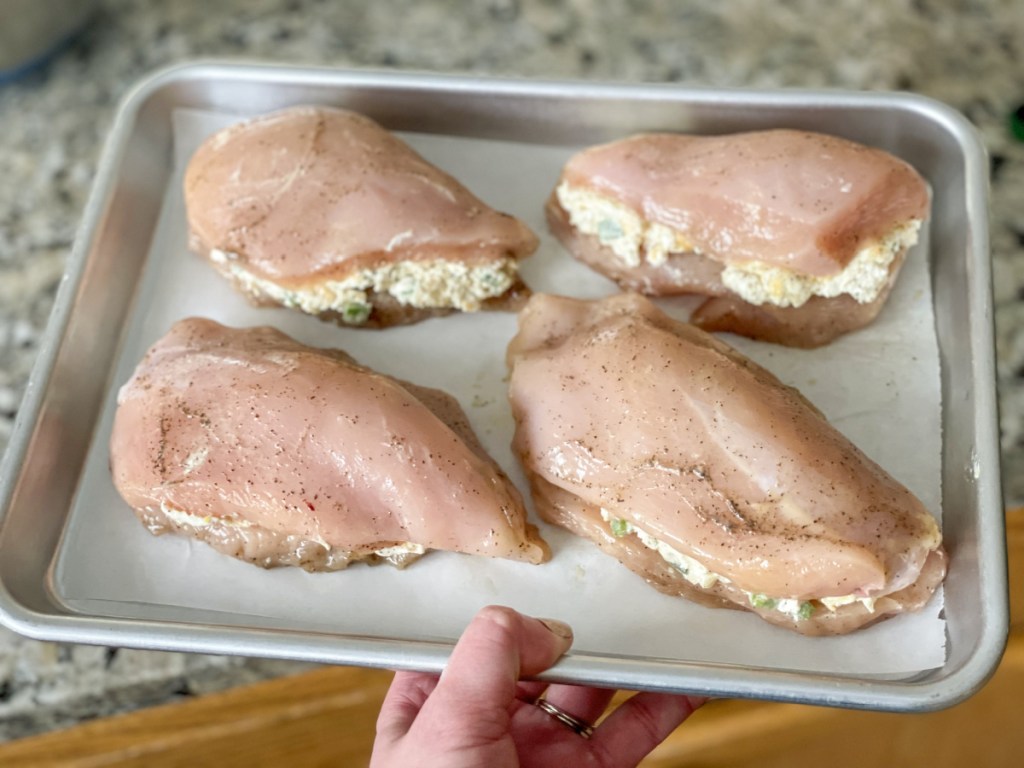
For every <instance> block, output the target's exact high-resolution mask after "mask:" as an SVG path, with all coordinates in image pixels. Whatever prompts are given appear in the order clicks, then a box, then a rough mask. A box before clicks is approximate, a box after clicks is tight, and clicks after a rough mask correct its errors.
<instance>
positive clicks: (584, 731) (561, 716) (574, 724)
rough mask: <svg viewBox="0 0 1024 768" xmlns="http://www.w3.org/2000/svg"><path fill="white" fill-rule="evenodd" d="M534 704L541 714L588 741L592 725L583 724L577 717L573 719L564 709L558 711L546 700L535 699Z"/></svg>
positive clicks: (592, 729)
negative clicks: (548, 716) (553, 719)
mask: <svg viewBox="0 0 1024 768" xmlns="http://www.w3.org/2000/svg"><path fill="white" fill-rule="evenodd" d="M534 704H536V705H537V708H538V709H540V710H541V711H542V712H544V713H545V714H547V715H550V716H551V717H553V718H555V720H557V721H558V722H560V723H561V724H562V725H564V726H565V727H566V728H568V729H569V730H570V731H572V732H573V733H577V734H579V735H580V736H582V737H583V738H584V739H589V738H590V735H591V734H592V733H593V732H594V728H593V726H592V725H590V724H589V723H585V722H583V721H582V720H580V719H579V718H577V717H573V716H572V715H570V714H569V713H568V712H566V711H565V710H564V709H559V708H558V707H556V706H555V705H554V704H552V703H551V702H550V701H548V700H547V699H537V701H535V702H534Z"/></svg>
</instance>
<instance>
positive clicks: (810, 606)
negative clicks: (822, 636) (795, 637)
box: [797, 600, 814, 621]
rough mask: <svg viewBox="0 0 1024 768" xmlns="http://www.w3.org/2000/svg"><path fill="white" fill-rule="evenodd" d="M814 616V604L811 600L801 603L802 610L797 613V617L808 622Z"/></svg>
mask: <svg viewBox="0 0 1024 768" xmlns="http://www.w3.org/2000/svg"><path fill="white" fill-rule="evenodd" d="M813 614H814V603H812V602H811V601H810V600H804V601H803V602H802V603H800V610H799V611H798V612H797V616H799V617H800V619H801V620H802V621H806V620H807V619H809V618H811V616H812V615H813Z"/></svg>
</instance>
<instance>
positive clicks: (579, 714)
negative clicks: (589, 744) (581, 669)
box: [544, 684, 615, 725]
mask: <svg viewBox="0 0 1024 768" xmlns="http://www.w3.org/2000/svg"><path fill="white" fill-rule="evenodd" d="M614 695H615V691H613V690H608V689H605V688H587V687H583V686H579V685H557V684H556V685H552V686H550V687H549V688H548V690H547V693H546V694H545V695H544V698H545V699H547V700H548V701H549V702H550V703H552V704H554V705H555V706H556V707H558V708H559V709H560V710H562V711H563V712H566V713H568V714H570V715H572V716H573V717H575V718H576V719H577V720H582V721H583V722H585V723H587V724H588V725H593V724H594V723H595V722H596V721H597V719H598V718H600V717H601V715H602V714H604V711H605V709H607V707H608V702H610V701H611V700H612V696H614Z"/></svg>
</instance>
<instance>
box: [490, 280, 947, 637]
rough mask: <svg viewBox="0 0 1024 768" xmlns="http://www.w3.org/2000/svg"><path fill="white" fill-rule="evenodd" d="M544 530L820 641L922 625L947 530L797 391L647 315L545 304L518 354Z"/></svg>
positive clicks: (528, 461)
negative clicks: (578, 539)
mask: <svg viewBox="0 0 1024 768" xmlns="http://www.w3.org/2000/svg"><path fill="white" fill-rule="evenodd" d="M508 359H509V365H510V368H511V380H510V385H509V386H510V399H511V403H512V409H513V414H514V416H515V422H516V431H515V438H514V448H515V450H516V453H517V454H518V456H519V457H520V459H521V461H522V464H523V467H524V468H525V470H526V472H527V474H528V476H529V478H530V482H531V486H532V491H533V495H534V499H535V501H536V504H537V507H538V510H539V512H540V514H541V516H542V517H544V518H545V519H547V520H548V521H550V522H552V523H555V524H557V525H560V526H563V527H565V528H567V529H569V530H570V531H572V532H574V533H576V534H578V535H580V536H584V537H586V538H588V539H591V540H593V541H594V542H596V543H597V544H598V546H600V547H601V548H602V549H603V550H604V551H606V552H608V553H609V554H611V555H613V556H615V557H617V558H618V559H620V560H621V561H622V562H623V563H624V564H625V565H627V566H629V567H630V568H631V569H633V570H634V571H636V572H637V573H638V574H640V575H641V576H643V577H644V578H645V579H647V580H648V581H649V582H650V583H651V584H653V585H654V586H655V587H657V588H658V589H660V590H662V591H664V592H667V593H669V594H673V595H681V596H684V597H688V598H691V599H694V600H697V601H699V602H702V603H705V604H708V605H712V606H718V607H731V608H743V609H746V610H749V611H753V612H755V613H757V614H758V615H759V616H761V617H762V618H763V619H765V620H767V621H769V622H771V623H773V624H777V625H780V626H783V627H787V628H790V629H794V630H796V631H798V632H801V633H804V634H810V635H818V634H840V633H845V632H849V631H852V630H854V629H856V628H858V627H861V626H864V625H866V624H870V623H872V622H875V621H878V620H879V619H882V618H885V617H887V616H891V615H893V614H897V613H901V612H903V611H910V610H915V609H918V608H920V607H922V606H923V605H924V604H925V603H926V602H927V601H928V600H929V598H930V597H931V595H932V593H933V592H934V591H935V589H936V588H937V586H938V585H939V583H940V582H941V580H942V578H943V576H944V574H945V555H944V552H943V550H942V547H941V534H940V532H939V527H938V525H937V524H936V521H935V519H934V518H933V517H932V515H931V514H929V512H928V511H927V510H926V509H925V508H924V506H923V505H922V504H921V502H920V501H919V500H918V499H917V498H916V497H915V496H914V495H913V494H912V493H910V491H908V490H907V489H906V488H905V487H903V486H902V485H900V483H898V482H897V481H896V480H894V479H893V478H892V477H891V476H890V475H888V474H887V473H886V472H885V471H884V470H883V469H882V468H881V467H879V466H878V465H877V464H875V463H874V462H873V461H871V460H870V459H869V458H868V457H867V456H865V455H864V454H863V453H862V452H861V451H860V450H858V449H857V448H856V447H855V446H854V445H853V444H851V443H850V442H849V440H847V439H846V438H845V437H844V436H843V435H842V434H840V433H839V432H838V431H837V430H836V429H834V428H833V427H832V426H831V425H830V424H829V423H828V421H827V420H826V419H825V418H824V416H822V414H821V413H820V412H819V411H818V410H816V409H815V408H814V406H813V405H811V404H810V403H809V402H808V401H807V400H806V399H805V398H804V397H802V396H801V395H800V393H799V392H797V391H796V390H795V389H792V388H790V387H787V386H785V385H783V384H782V383H781V382H780V381H779V380H778V379H777V378H776V377H775V376H773V375H772V374H771V373H769V372H768V371H766V370H764V369H763V368H760V367H759V366H757V365H755V364H754V363H752V362H750V361H749V360H747V359H745V358H743V357H742V356H741V355H739V353H737V352H736V351H735V350H733V349H732V348H730V347H728V346H726V345H725V344H723V343H722V342H720V341H718V340H717V339H715V338H714V337H712V336H710V335H709V334H707V333H705V332H703V331H701V330H700V329H697V328H695V327H693V326H692V325H688V324H685V323H680V322H677V321H675V320H672V319H671V318H669V317H667V316H666V315H664V314H663V313H662V312H661V311H660V310H658V309H657V308H656V307H654V305H653V304H651V303H650V302H649V301H648V300H647V299H644V298H643V297H641V296H638V295H635V294H623V295H618V296H615V297H612V298H608V299H604V300H601V301H580V300H576V299H568V298H561V297H554V296H547V295H536V296H534V297H533V298H532V299H531V300H530V302H529V303H528V304H527V306H526V307H525V309H524V310H523V311H522V312H521V314H520V325H519V332H518V334H517V335H516V337H515V338H514V339H513V340H512V343H511V344H510V346H509V350H508Z"/></svg>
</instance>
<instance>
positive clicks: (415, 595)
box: [53, 110, 945, 676]
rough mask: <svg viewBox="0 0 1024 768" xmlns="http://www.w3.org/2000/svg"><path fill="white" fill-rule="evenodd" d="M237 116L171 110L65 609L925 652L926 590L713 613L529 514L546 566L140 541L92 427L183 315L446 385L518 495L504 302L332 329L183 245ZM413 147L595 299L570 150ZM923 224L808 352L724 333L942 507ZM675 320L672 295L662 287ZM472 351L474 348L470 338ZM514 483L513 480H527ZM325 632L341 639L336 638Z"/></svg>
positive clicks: (880, 662) (323, 627)
mask: <svg viewBox="0 0 1024 768" xmlns="http://www.w3.org/2000/svg"><path fill="white" fill-rule="evenodd" d="M242 117H245V116H244V115H222V114H212V113H202V112H195V111H186V110H181V111H178V112H177V113H176V114H175V120H174V134H175V155H176V172H175V174H174V175H173V177H172V179H171V181H170V183H169V186H168V189H167V192H166V195H165V199H164V206H163V210H162V215H161V218H160V222H159V225H158V227H157V230H156V232H155V233H154V237H153V241H152V245H151V250H150V253H149V257H148V262H147V266H146V271H145V274H144V277H143V279H142V283H141V285H140V288H139V293H138V295H137V297H136V303H135V306H134V308H133V312H132V317H131V320H130V326H129V330H128V332H127V334H126V338H125V342H124V344H123V346H122V349H121V353H120V357H119V359H118V363H117V368H116V371H115V374H114V382H115V384H114V386H113V387H111V390H110V392H109V393H108V397H107V402H106V404H105V408H104V413H103V416H102V419H101V422H100V424H99V427H98V429H97V433H96V438H95V440H94V443H93V445H92V447H91V449H90V452H89V455H88V457H87V463H86V466H85V469H84V472H83V475H82V480H81V484H80V487H79V490H78V493H77V495H76V499H75V504H74V506H73V509H72V511H71V514H70V517H69V522H68V528H67V530H66V535H65V540H64V545H63V546H62V548H61V551H60V554H59V557H58V561H57V563H56V568H55V570H54V574H53V588H54V591H55V593H56V594H57V595H58V596H59V597H60V598H61V599H62V600H63V601H64V602H65V604H67V605H68V606H69V607H71V608H72V609H76V610H81V611H83V612H87V613H91V612H99V613H103V612H109V613H110V614H112V615H118V614H120V613H121V611H120V610H119V609H118V604H122V605H123V606H128V605H130V606H131V612H132V614H133V615H136V616H138V615H145V613H146V607H147V606H152V607H153V610H154V611H155V610H156V609H157V608H159V609H160V610H161V611H163V612H164V613H163V614H162V615H166V609H167V607H176V608H179V609H180V610H181V615H182V616H185V617H187V616H188V615H190V613H191V614H192V615H199V614H197V613H196V612H198V611H209V612H213V613H211V614H209V615H211V616H217V617H218V618H219V620H220V621H223V622H226V623H237V624H239V625H244V626H273V627H290V628H293V629H296V630H315V631H328V632H333V633H338V634H339V635H357V636H365V637H381V638H398V639H454V638H455V637H457V636H458V634H459V632H460V631H461V629H462V628H463V627H464V626H465V623H466V622H467V621H468V620H469V618H470V617H471V616H472V614H473V613H474V612H475V611H476V610H477V609H478V608H479V607H481V606H483V605H486V604H488V603H503V604H507V605H512V606H513V607H515V608H518V609H520V610H523V611H526V612H528V613H532V614H535V615H542V616H554V617H558V618H561V619H563V620H567V621H569V622H570V623H571V624H572V625H573V627H574V629H575V630H576V637H577V640H576V644H575V646H574V652H577V653H580V652H593V653H599V654H602V655H613V656H615V655H618V656H623V657H633V658H657V659H667V660H681V661H682V660H685V661H700V662H721V663H732V664H738V665H743V666H747V667H765V668H775V669H792V670H806V671H818V672H829V673H836V674H848V675H855V676H870V675H907V674H912V673H914V672H917V671H920V670H923V669H930V668H934V667H939V666H942V664H943V662H944V660H945V631H944V621H943V619H942V618H941V609H942V598H941V593H940V594H939V595H937V596H936V599H935V600H933V601H932V603H931V604H930V605H929V606H928V607H927V608H926V609H925V610H924V611H922V612H920V613H917V614H913V615H910V616H903V617H898V618H896V619H892V620H889V621H886V622H883V623H882V624H880V625H878V626H875V627H871V628H868V629H866V630H863V631H860V632H858V633H855V634H854V635H852V636H848V637H843V638H803V637H800V636H797V635H795V634H793V633H791V632H787V631H785V630H781V629H778V628H775V627H771V626H769V625H767V624H765V623H764V622H762V621H760V620H759V619H757V618H756V617H754V616H753V615H749V614H744V613H739V612H733V611H721V610H718V611H716V610H710V609H705V608H701V607H699V606H695V605H692V604H690V603H687V602H685V601H683V600H679V599H675V598H670V597H667V596H664V595H661V594H660V593H658V592H656V591H655V590H653V589H652V588H650V587H648V586H647V585H646V584H644V583H643V581H642V580H641V579H639V578H638V577H636V576H634V575H633V574H632V573H630V572H629V571H628V570H626V569H625V568H624V567H623V566H621V565H619V564H618V563H617V562H615V561H614V560H612V559H610V558H608V557H607V556H605V555H602V554H600V553H599V552H598V551H597V550H596V548H595V547H593V546H592V545H591V544H589V543H587V542H585V541H582V540H579V539H576V538H575V537H573V536H571V535H569V534H567V533H565V532H563V531H560V530H558V529H554V528H552V527H550V526H546V525H544V524H543V523H541V524H540V526H541V529H542V532H543V534H544V536H545V538H547V539H548V541H549V542H550V543H551V545H552V549H553V551H554V553H555V556H554V558H553V560H552V561H551V562H550V563H548V564H546V565H543V566H529V565H524V564H518V563H511V562H504V561H492V560H479V559H475V558H471V557H467V556H460V555H454V554H448V553H433V554H431V555H429V556H428V557H426V558H423V559H422V560H420V561H419V562H417V563H415V564H414V565H413V566H411V567H410V568H409V569H407V570H406V571H402V572H399V571H394V570H392V569H390V568H383V567H378V568H369V567H353V568H350V569H349V570H347V571H344V572H340V573H334V574H307V573H305V572H303V571H299V570H295V569H277V570H273V571H263V570H261V569H258V568H255V567H253V566H251V565H248V564H245V563H241V562H239V561H235V560H233V559H230V558H227V557H223V556H221V555H219V554H217V553H215V552H214V551H213V550H210V549H209V548H207V547H205V546H203V545H201V544H196V543H193V542H191V541H188V540H185V539H181V538H176V537H170V536H165V537H160V538H154V537H152V536H151V535H150V534H149V533H148V532H146V531H145V529H144V528H143V527H142V526H141V525H140V524H139V523H138V522H137V521H136V520H135V518H134V516H133V515H132V514H131V513H130V511H129V510H128V508H127V506H126V505H125V504H124V502H123V501H121V499H120V497H119V496H118V495H117V493H116V491H115V489H114V487H113V485H112V483H111V481H110V477H109V470H108V458H107V442H108V440H109V434H110V424H111V420H112V416H113V410H114V405H115V397H116V389H117V386H118V385H120V383H122V382H124V381H125V380H126V379H127V378H128V377H129V375H130V374H131V371H132V369H133V368H134V366H135V364H136V363H137V361H138V360H139V359H140V358H141V356H142V354H143V353H144V351H145V349H146V348H147V347H148V346H149V345H151V344H152V343H153V342H154V341H155V340H156V339H157V338H159V337H160V336H161V335H162V334H163V333H165V332H166V330H167V329H168V327H169V326H170V325H171V323H172V322H174V321H175V320H177V319H179V318H182V317H187V316H190V315H203V316H206V317H211V318H213V319H215V320H218V321H220V322H223V323H226V324H229V325H237V326H241V325H257V324H271V325H274V326H276V327H278V328H280V329H281V330H283V331H285V332H286V333H288V334H290V335H292V336H294V337H295V338H297V339H299V340H300V341H303V342H305V343H308V344H314V345H320V346H337V347H341V348H343V349H345V350H346V351H348V352H349V353H351V354H353V355H354V356H355V357H356V358H357V359H358V360H360V361H361V362H363V363H365V364H367V365H370V366H372V367H375V368H378V369H380V370H382V371H384V372H387V373H390V374H393V375H395V376H399V377H402V378H408V379H410V380H414V381H416V382H418V383H420V384H424V385H428V386H433V387H439V388H442V389H445V390H447V391H449V392H451V393H452V394H454V395H455V396H456V397H458V398H459V400H460V401H461V402H462V404H463V406H464V408H465V409H466V411H467V413H468V414H469V416H470V419H471V421H472V422H473V425H474V427H475V428H476V430H477V432H478V434H479V435H480V437H481V440H482V442H483V443H484V444H485V446H486V447H487V448H488V449H489V450H490V451H491V453H492V455H494V456H495V458H496V459H497V460H498V461H499V463H501V464H502V466H503V467H504V468H505V469H506V471H508V472H509V474H510V475H511V476H512V477H513V479H514V480H515V481H516V482H517V484H519V486H520V488H521V489H523V490H525V483H524V482H523V479H522V475H521V473H520V471H519V469H518V467H517V465H516V463H515V461H514V460H513V458H512V455H511V452H510V450H509V445H508V443H509V439H510V437H511V431H512V422H511V415H510V413H509V410H508V406H507V401H506V396H505V383H504V382H503V378H504V376H505V368H504V350H505V346H506V344H507V342H508V340H509V339H510V338H511V336H512V335H513V333H514V332H515V319H514V317H513V316H511V315H507V314H498V313H493V314H478V315H456V316H451V317H447V318H440V319H435V320H430V321H427V322H425V323H421V324H419V325H416V326H411V327H406V328H398V329H390V330H388V331H386V332H373V331H359V330H352V329H339V328H336V327H334V326H332V325H327V324H323V323H320V322H319V321H317V320H315V319H313V318H309V317H306V316H303V315H300V314H298V313H295V312H291V311H288V310H272V309H257V308H254V307H251V306H249V305H248V304H247V302H246V301H245V300H244V299H243V298H242V297H241V296H240V295H238V294H236V293H235V292H233V291H232V290H231V289H230V288H229V287H228V286H227V284H226V283H225V282H224V281H223V280H222V279H221V278H220V277H219V276H217V275H216V274H215V273H214V272H213V271H212V269H211V268H210V267H209V266H208V265H206V264H205V263H204V262H203V261H202V260H201V259H199V258H197V257H195V256H193V255H191V254H189V253H188V251H187V248H186V225H185V218H184V208H183V201H182V198H181V192H180V189H181V172H182V168H183V166H184V163H185V162H186V161H187V158H188V157H189V156H190V155H191V153H192V151H194V149H195V148H196V147H197V146H198V144H199V143H200V141H201V140H202V139H203V138H204V137H205V136H207V135H209V134H210V133H212V132H213V131H215V130H217V129H219V128H221V127H223V126H226V125H228V124H230V123H232V122H235V121H237V120H238V119H241V118H242ZM403 136H404V138H406V139H407V140H408V141H409V142H410V143H411V144H412V145H413V146H414V147H415V148H416V149H417V150H419V151H420V152H421V153H422V154H423V155H424V156H425V157H426V158H427V159H428V160H431V161H432V162H434V163H436V164H437V165H439V166H441V167H442V168H444V169H445V170H447V171H449V172H451V173H453V174H454V175H455V176H456V177H458V178H460V179H461V180H462V181H463V182H464V183H466V184H467V186H469V187H470V188H471V189H472V190H473V191H474V192H476V193H477V194H478V195H479V196H480V197H482V198H483V199H484V200H486V201H487V202H489V203H490V204H492V205H493V206H495V207H497V208H499V209H501V210H506V211H509V212H511V213H514V214H515V215H517V216H519V217H520V218H522V219H524V220H525V221H526V222H527V223H528V224H529V225H530V226H531V227H532V228H533V229H534V230H535V231H536V232H538V234H540V235H541V237H542V244H541V248H540V250H539V251H538V253H537V255H536V256H534V257H533V258H532V259H530V260H529V261H528V262H527V263H526V264H525V266H524V269H523V274H524V276H525V278H526V280H527V282H528V283H529V284H530V285H531V286H533V287H534V288H535V290H541V291H551V292H557V293H563V294H568V295H573V296H582V297H596V296H601V295H606V294H608V293H611V292H613V291H614V290H615V287H614V285H613V284H611V283H610V282H608V281H606V280H605V279H604V278H601V277H600V276H598V275H596V274H594V273H593V272H591V271H590V270H588V269H586V268H585V267H582V266H581V265H579V264H577V263H576V262H575V261H573V260H572V259H570V258H569V257H568V256H567V255H566V254H565V253H564V252H563V251H562V249H561V247H560V246H559V245H558V244H557V242H556V241H554V239H553V238H551V237H550V236H548V235H547V233H546V227H545V225H544V222H543V213H542V202H543V200H544V199H545V198H546V197H547V195H548V193H549V192H550V189H551V188H552V186H553V185H554V183H555V180H556V178H557V176H558V172H559V170H560V168H561V166H562V164H563V163H564V161H565V160H566V159H567V158H568V157H569V156H570V154H572V152H574V151H576V149H578V148H576V147H547V146H537V145H527V144H516V143H511V142H495V141H483V140H475V139H466V138H461V137H453V136H437V135H418V134H403ZM926 253H927V232H925V237H924V241H923V242H922V244H921V245H919V246H918V247H917V248H916V249H915V250H914V251H913V252H912V253H911V254H910V256H909V257H908V259H907V262H906V264H905V266H904V269H903V273H902V275H901V278H900V280H899V282H898V284H897V286H896V288H895V290H894V291H893V294H892V296H891V298H890V300H889V303H888V305H887V307H886V308H885V310H884V311H883V313H882V315H881V316H880V317H879V319H878V320H877V321H876V322H875V323H874V324H873V325H872V326H871V327H869V328H868V329H866V330H864V331H861V332H859V333H856V334H853V335H850V336H847V337H844V338H842V339H840V340H838V341H837V342H835V343H833V344H832V345H830V346H829V347H827V348H825V349H823V350H814V351H803V350H790V349H785V348H782V347H777V346H773V345H767V344H758V343H756V342H750V341H747V340H745V339H737V338H734V337H729V339H728V340H729V341H730V342H731V343H734V344H735V346H737V347H738V348H739V349H740V350H741V351H742V352H744V353H745V354H747V355H748V356H750V357H751V358H753V359H754V360H756V361H757V362H759V363H760V364H762V365H764V366H765V367H767V368H769V369H771V370H772V371H773V372H774V373H775V374H776V375H778V376H779V377H780V378H781V379H782V380H783V381H785V382H787V383H789V384H792V385H794V386H796V387H798V388H799V389H801V391H803V392H804V394H805V395H807V396H808V397H809V398H810V399H811V400H812V401H813V402H814V403H815V404H816V405H818V407H819V408H821V409H822V410H823V411H824V412H825V413H826V415H828V416H829V418H830V419H831V420H832V422H833V423H834V424H835V425H836V426H837V427H838V428H839V429H840V430H842V431H843V432H844V433H845V434H846V435H847V436H848V437H850V438H851V439H852V440H853V441H854V442H855V443H857V444H858V445H859V446H860V447H861V448H862V449H863V450H864V451H865V452H866V453H867V454H868V455H869V456H871V457H872V458H874V459H875V460H876V461H878V462H879V463H880V464H881V465H882V466H884V467H886V468H887V469H888V470H889V471H890V472H891V473H892V474H893V475H894V476H896V477H897V478H898V479H899V480H900V481H901V482H903V483H904V484H906V485H907V486H908V487H909V488H910V489H911V490H913V491H914V492H915V493H916V494H917V495H918V496H919V497H920V498H921V499H922V501H923V502H924V503H925V504H926V506H927V507H928V508H929V509H930V510H932V511H933V513H935V514H936V515H938V513H939V511H940V499H941V490H940V452H941V432H940V408H939V406H940V401H939V398H940V388H939V369H938V350H937V344H936V338H935V331H934V318H933V314H932V301H931V291H930V280H929V276H928V268H927V259H926V258H925V256H926ZM661 304H662V306H663V307H664V308H666V309H667V310H668V311H669V312H670V313H671V314H674V315H676V316H679V317H685V315H686V313H687V311H688V309H689V305H688V304H687V302H686V301H665V302H661ZM467 350H471V352H467ZM524 495H525V494H524ZM339 642H344V640H343V639H339Z"/></svg>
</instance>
